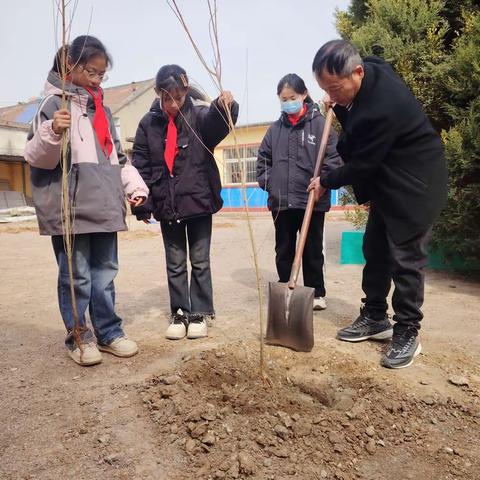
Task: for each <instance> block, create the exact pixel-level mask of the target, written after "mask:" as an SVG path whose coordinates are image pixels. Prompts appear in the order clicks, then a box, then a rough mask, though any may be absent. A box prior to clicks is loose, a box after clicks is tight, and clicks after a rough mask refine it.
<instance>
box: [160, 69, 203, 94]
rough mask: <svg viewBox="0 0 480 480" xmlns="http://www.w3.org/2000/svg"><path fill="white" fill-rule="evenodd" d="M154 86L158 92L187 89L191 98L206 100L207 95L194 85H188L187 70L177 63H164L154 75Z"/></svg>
mask: <svg viewBox="0 0 480 480" xmlns="http://www.w3.org/2000/svg"><path fill="white" fill-rule="evenodd" d="M155 86H156V87H157V90H158V91H159V92H171V91H173V90H175V89H177V88H178V89H179V90H183V91H185V90H187V89H188V96H189V97H190V98H191V99H193V100H201V101H204V102H206V101H207V97H206V96H205V95H203V94H202V93H201V92H200V91H199V90H197V89H196V88H195V87H191V86H190V85H189V81H188V76H187V72H186V71H185V70H184V69H183V68H182V67H180V66H179V65H164V66H163V67H162V68H160V70H159V71H158V73H157V76H156V77H155Z"/></svg>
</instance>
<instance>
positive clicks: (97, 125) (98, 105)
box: [85, 87, 113, 157]
mask: <svg viewBox="0 0 480 480" xmlns="http://www.w3.org/2000/svg"><path fill="white" fill-rule="evenodd" d="M85 90H86V91H87V92H88V93H89V94H90V95H91V96H92V98H93V102H94V103H95V115H94V116H93V129H94V130H95V133H96V134H97V138H98V143H100V148H101V149H102V152H104V153H105V155H106V156H107V157H109V156H110V154H111V153H112V150H113V142H112V136H111V135H110V124H109V123H108V118H107V114H106V113H105V109H104V108H103V92H102V89H101V88H100V87H98V89H97V92H98V93H97V95H95V93H94V92H93V90H90V89H89V88H85Z"/></svg>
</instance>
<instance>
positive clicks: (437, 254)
mask: <svg viewBox="0 0 480 480" xmlns="http://www.w3.org/2000/svg"><path fill="white" fill-rule="evenodd" d="M427 251H428V266H429V267H430V268H434V269H435V270H443V271H446V272H452V271H456V272H478V271H480V262H475V263H472V262H466V261H465V259H464V258H462V257H461V256H460V255H458V254H457V253H454V254H447V253H446V251H445V249H443V248H441V247H440V248H437V249H434V248H433V247H428V249H427Z"/></svg>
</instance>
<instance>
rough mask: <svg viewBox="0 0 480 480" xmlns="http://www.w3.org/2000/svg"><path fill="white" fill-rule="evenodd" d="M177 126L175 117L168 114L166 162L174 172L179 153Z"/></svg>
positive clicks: (170, 170) (171, 171)
mask: <svg viewBox="0 0 480 480" xmlns="http://www.w3.org/2000/svg"><path fill="white" fill-rule="evenodd" d="M177 152H178V147H177V126H176V125H175V118H174V117H172V116H170V115H169V116H168V127H167V142H166V145H165V163H166V164H167V168H168V170H169V172H170V175H171V174H172V173H173V164H174V163H175V156H176V155H177Z"/></svg>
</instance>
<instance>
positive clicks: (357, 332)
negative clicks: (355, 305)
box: [337, 307, 393, 342]
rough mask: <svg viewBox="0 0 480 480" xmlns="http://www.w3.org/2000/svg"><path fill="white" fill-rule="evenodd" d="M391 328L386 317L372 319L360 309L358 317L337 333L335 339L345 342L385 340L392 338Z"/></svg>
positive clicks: (364, 310)
mask: <svg viewBox="0 0 480 480" xmlns="http://www.w3.org/2000/svg"><path fill="white" fill-rule="evenodd" d="M392 335H393V328H392V325H391V323H390V322H389V321H388V317H387V315H385V316H384V317H383V318H382V319H374V318H372V317H371V316H370V314H369V313H368V312H367V310H366V309H365V308H364V307H362V308H361V309H360V316H359V317H358V318H357V319H356V320H355V321H354V322H353V323H352V324H351V325H350V326H348V327H345V328H342V329H341V330H339V331H338V332H337V338H338V339H339V340H343V341H345V342H362V341H363V340H385V339H387V338H392Z"/></svg>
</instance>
